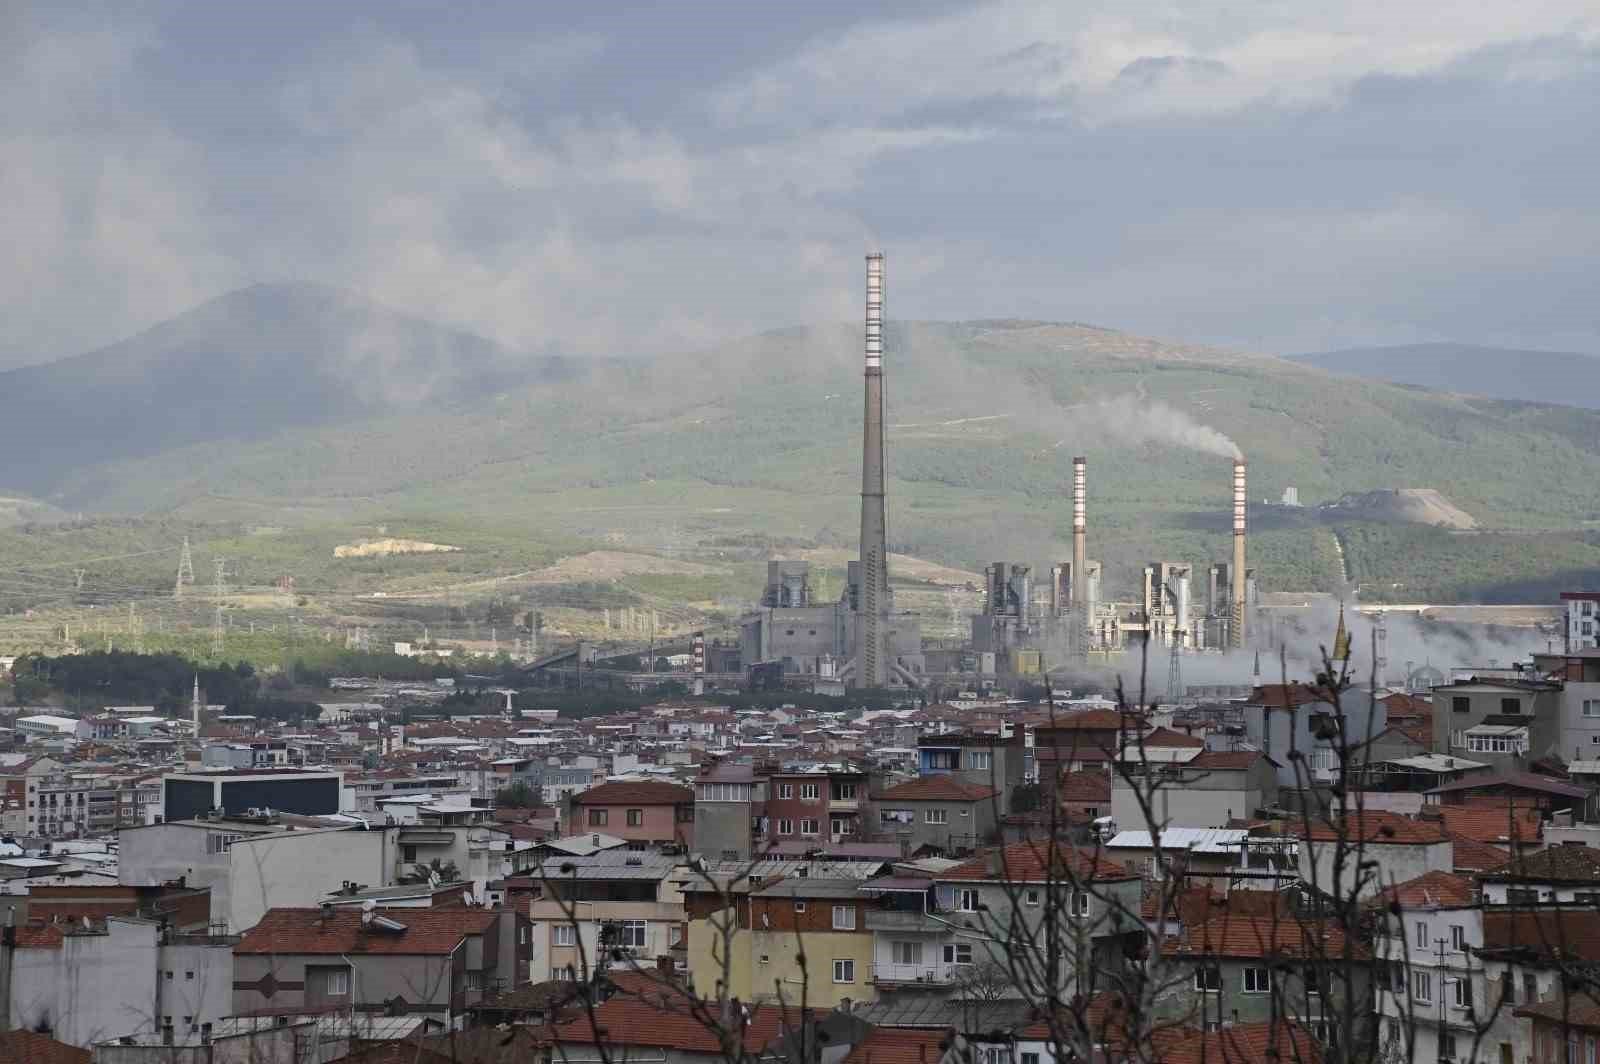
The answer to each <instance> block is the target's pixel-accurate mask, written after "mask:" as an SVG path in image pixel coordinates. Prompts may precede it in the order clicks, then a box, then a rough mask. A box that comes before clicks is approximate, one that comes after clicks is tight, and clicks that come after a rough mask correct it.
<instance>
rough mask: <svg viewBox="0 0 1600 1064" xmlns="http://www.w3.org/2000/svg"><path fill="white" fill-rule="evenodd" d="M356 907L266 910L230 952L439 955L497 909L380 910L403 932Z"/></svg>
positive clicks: (485, 924)
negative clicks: (379, 925) (370, 921)
mask: <svg viewBox="0 0 1600 1064" xmlns="http://www.w3.org/2000/svg"><path fill="white" fill-rule="evenodd" d="M361 915H362V914H361V912H360V910H357V909H335V910H334V911H333V915H331V916H330V917H328V919H327V920H326V921H324V920H323V918H322V912H321V910H320V909H271V910H269V911H268V912H267V914H266V915H265V916H263V917H262V918H261V922H260V923H258V924H256V926H255V927H252V928H251V929H250V930H249V931H246V932H245V934H244V937H243V938H242V939H241V940H240V941H239V944H238V945H237V946H234V947H233V952H234V953H235V954H246V953H251V954H262V953H285V954H307V953H309V954H336V953H369V954H397V955H417V954H426V955H443V954H448V953H451V952H453V951H454V950H455V948H456V947H457V946H459V945H460V944H461V942H462V940H463V939H465V938H466V937H467V936H468V935H481V934H483V933H484V932H485V931H487V930H488V929H489V928H490V927H492V926H493V925H494V922H495V920H497V919H498V918H499V913H498V912H496V911H493V910H488V911H486V910H483V909H380V910H378V915H379V916H383V917H386V918H387V919H390V920H394V921H396V922H397V923H402V924H404V925H405V926H406V930H405V931H404V932H403V933H395V932H389V931H382V930H378V929H375V928H370V927H366V926H364V925H363V924H362V922H361Z"/></svg>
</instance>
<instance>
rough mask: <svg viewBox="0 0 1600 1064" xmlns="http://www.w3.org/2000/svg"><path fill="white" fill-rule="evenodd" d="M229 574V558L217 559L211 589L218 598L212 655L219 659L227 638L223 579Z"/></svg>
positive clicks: (213, 625) (212, 626)
mask: <svg viewBox="0 0 1600 1064" xmlns="http://www.w3.org/2000/svg"><path fill="white" fill-rule="evenodd" d="M227 575H228V562H227V559H225V558H218V559H217V560H216V573H215V576H216V580H215V582H214V583H213V585H212V590H211V594H212V597H213V598H214V599H215V600H216V610H215V611H214V612H213V613H212V616H211V656H212V657H214V658H217V659H219V660H220V659H221V657H222V651H223V646H224V643H225V640H226V636H225V635H224V632H225V631H226V629H225V628H224V626H223V619H222V593H223V590H224V586H223V580H224V578H226V576H227Z"/></svg>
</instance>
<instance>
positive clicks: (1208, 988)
mask: <svg viewBox="0 0 1600 1064" xmlns="http://www.w3.org/2000/svg"><path fill="white" fill-rule="evenodd" d="M1194 988H1195V989H1196V990H1197V991H1199V992H1200V993H1202V994H1220V993H1221V992H1222V969H1221V968H1211V967H1205V966H1202V967H1199V968H1196V969H1195V970H1194Z"/></svg>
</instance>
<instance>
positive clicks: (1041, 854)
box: [937, 839, 1138, 883]
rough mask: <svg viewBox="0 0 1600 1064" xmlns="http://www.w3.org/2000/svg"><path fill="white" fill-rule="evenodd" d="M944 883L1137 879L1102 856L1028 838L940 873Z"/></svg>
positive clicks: (1065, 845)
mask: <svg viewBox="0 0 1600 1064" xmlns="http://www.w3.org/2000/svg"><path fill="white" fill-rule="evenodd" d="M937 878H938V879H939V880H940V881H941V882H942V881H944V880H960V881H968V880H993V881H996V882H1006V883H1044V882H1048V881H1050V880H1052V879H1053V880H1055V881H1057V882H1060V881H1070V880H1078V881H1084V880H1109V879H1137V878H1138V877H1137V876H1136V875H1134V874H1133V873H1131V872H1129V871H1128V870H1127V869H1126V868H1124V867H1123V866H1122V865H1120V864H1118V863H1117V862H1116V861H1113V860H1111V859H1110V858H1109V857H1106V856H1104V855H1103V854H1096V853H1091V852H1089V851H1087V850H1081V849H1078V848H1077V847H1075V846H1072V845H1071V844H1068V843H1061V842H1056V843H1054V846H1053V852H1052V843H1051V841H1050V840H1047V839H1029V840H1026V841H1024V842H1014V843H1012V844H1011V845H1009V846H1004V847H1000V848H998V849H993V850H986V851H985V852H983V853H980V854H979V855H978V856H976V857H974V858H972V859H971V860H970V861H967V862H965V863H963V864H959V865H957V866H956V867H954V868H952V869H950V870H949V871H947V872H941V873H940V874H939V875H938V877H937Z"/></svg>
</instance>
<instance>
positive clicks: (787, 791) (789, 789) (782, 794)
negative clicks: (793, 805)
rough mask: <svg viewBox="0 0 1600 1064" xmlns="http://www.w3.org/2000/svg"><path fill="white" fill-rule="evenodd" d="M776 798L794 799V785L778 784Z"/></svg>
mask: <svg viewBox="0 0 1600 1064" xmlns="http://www.w3.org/2000/svg"><path fill="white" fill-rule="evenodd" d="M778 797H779V798H793V797H794V784H792V783H780V784H778Z"/></svg>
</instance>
